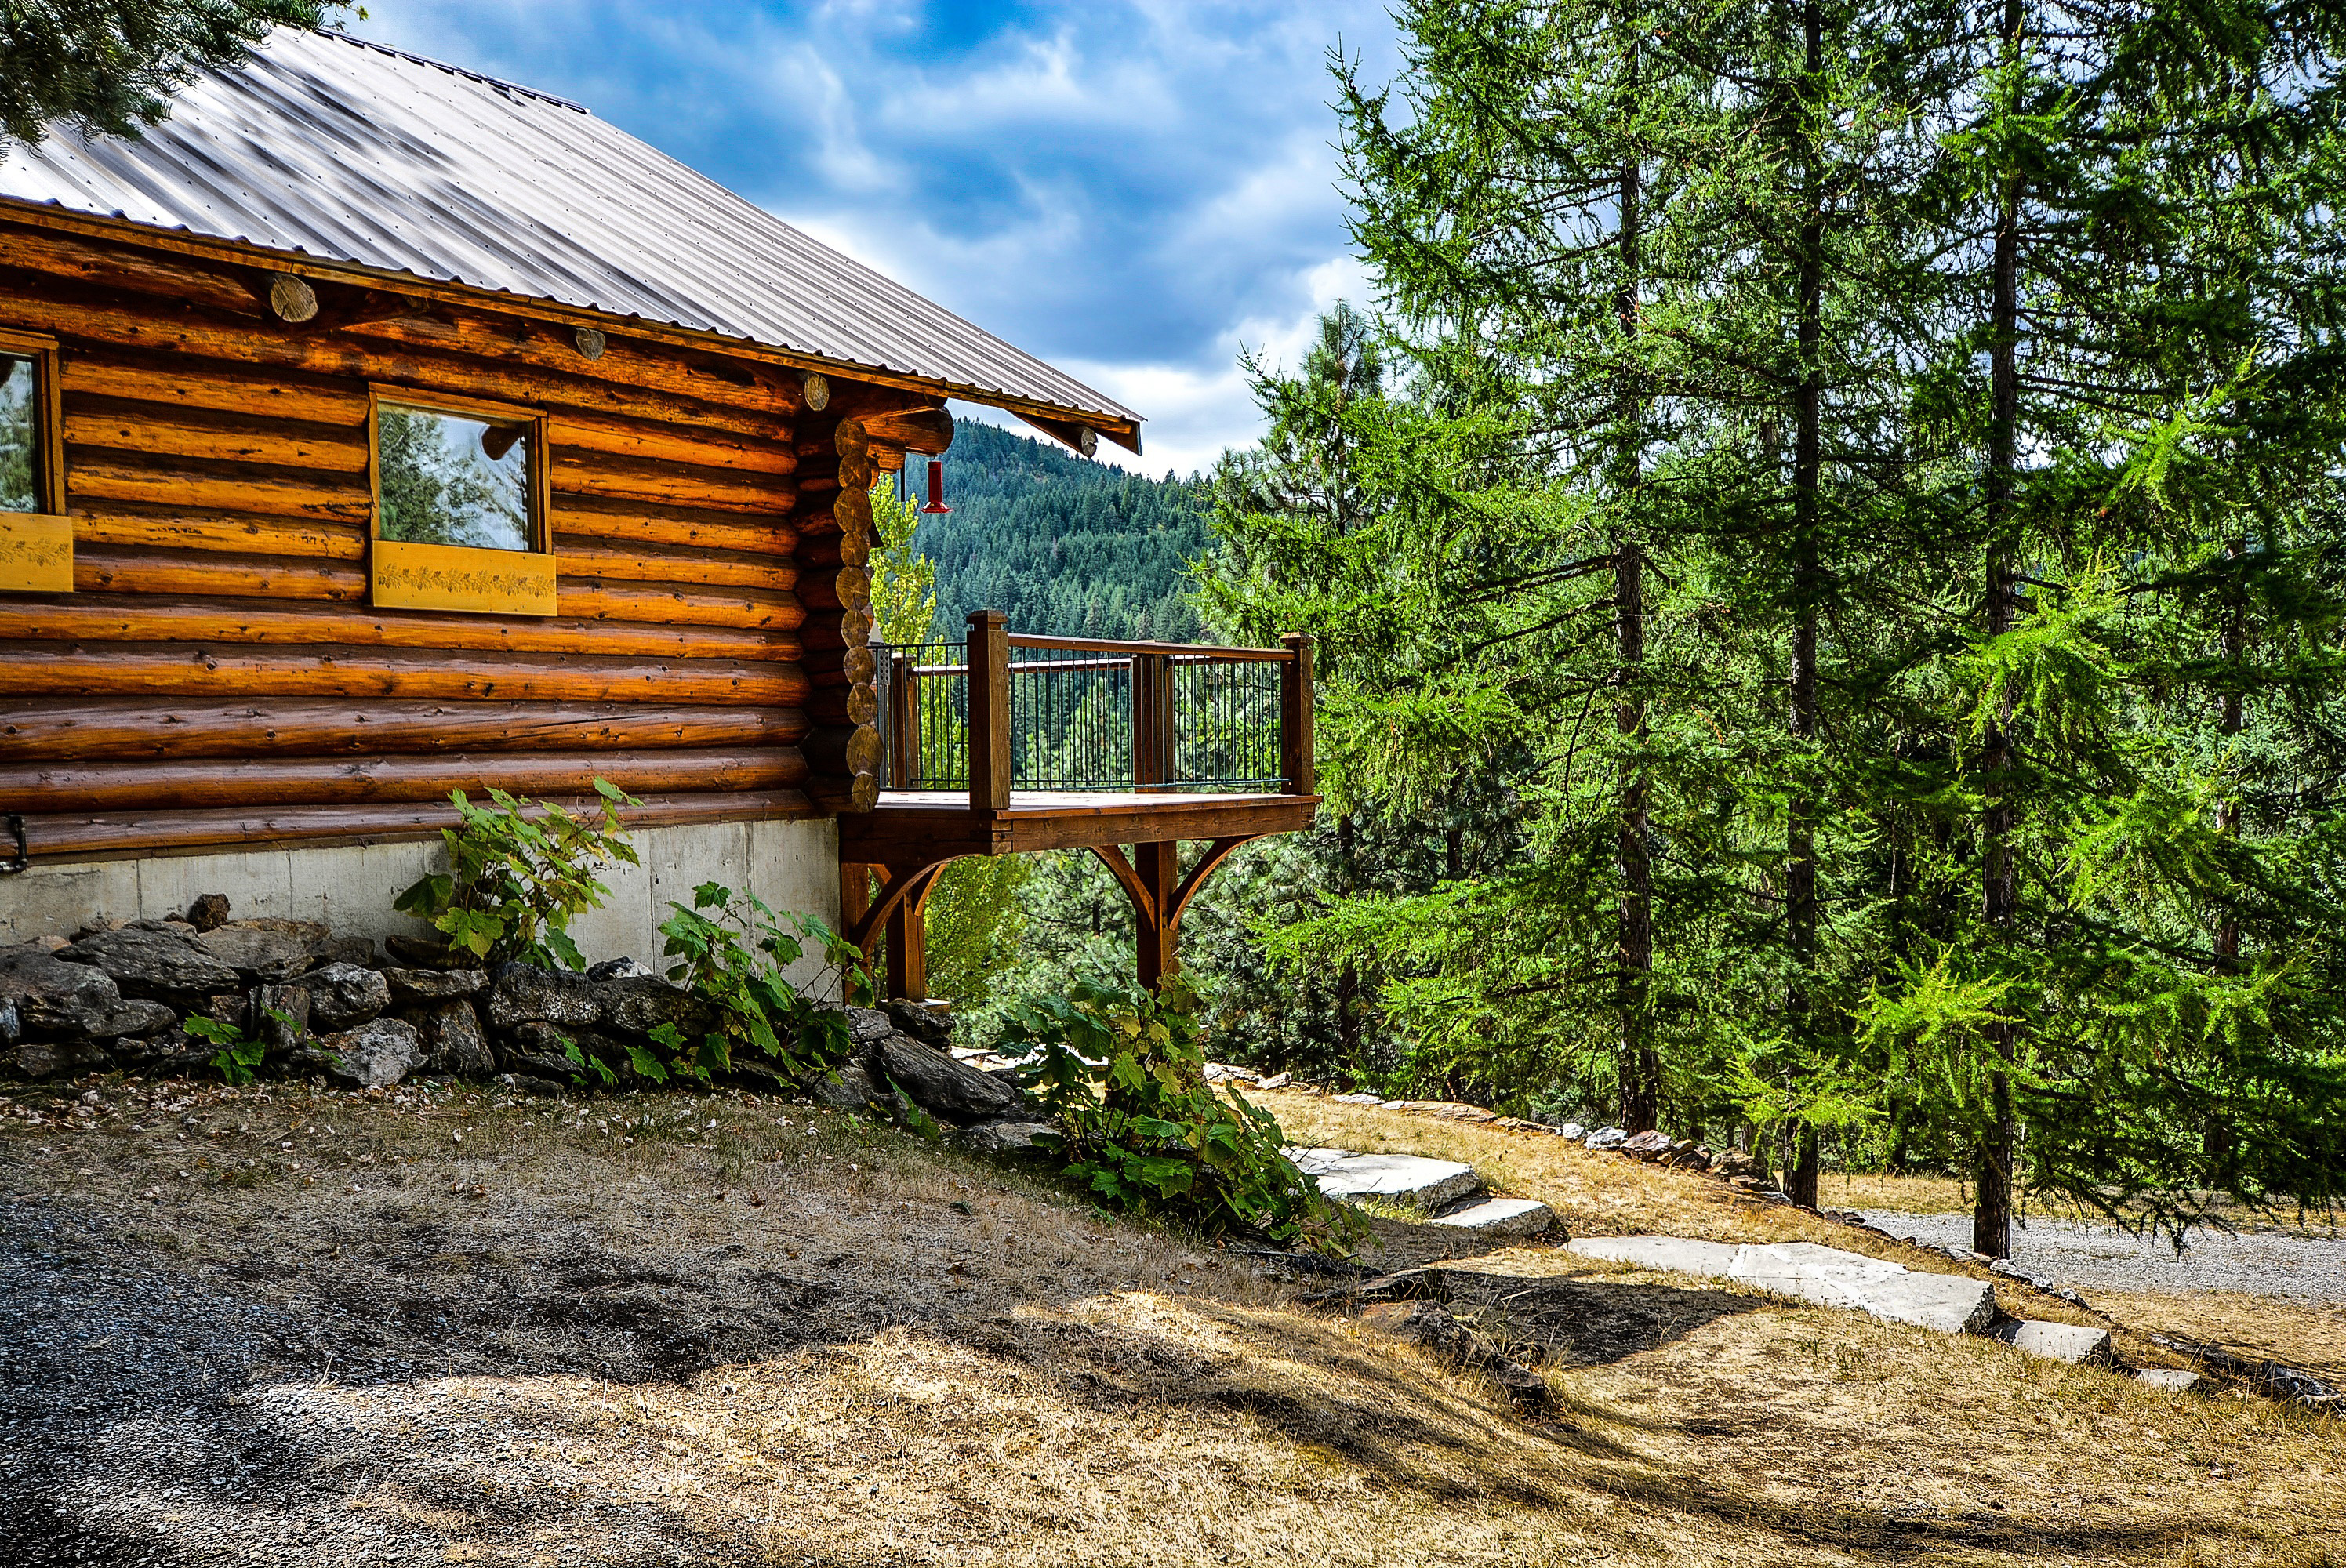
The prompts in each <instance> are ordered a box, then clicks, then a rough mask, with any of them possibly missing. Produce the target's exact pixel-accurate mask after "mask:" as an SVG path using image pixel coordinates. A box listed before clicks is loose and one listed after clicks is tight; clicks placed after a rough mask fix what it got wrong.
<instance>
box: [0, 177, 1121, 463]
mask: <svg viewBox="0 0 2346 1568" xmlns="http://www.w3.org/2000/svg"><path fill="white" fill-rule="evenodd" d="M0 219H13V220H15V221H17V222H21V223H24V224H26V226H28V227H30V228H34V229H53V230H58V231H62V232H65V233H68V234H78V235H82V236H84V237H86V238H88V239H105V240H113V241H116V242H117V243H124V244H129V245H134V246H139V247H143V248H144V249H149V250H161V251H166V252H169V253H172V254H176V255H180V256H193V257H197V258H199V259H200V260H209V261H225V262H229V263H230V264H232V265H236V266H243V267H263V268H267V269H269V270H271V271H277V272H291V273H293V274H296V275H297V276H300V277H304V278H316V279H320V280H323V281H325V282H329V283H346V284H360V285H362V286H364V287H366V288H370V289H380V290H383V291H385V292H387V293H399V294H409V295H413V296H415V297H417V298H419V299H425V300H433V301H435V302H437V303H441V304H451V305H469V306H473V307H474V308H476V309H481V310H489V311H503V312H505V313H506V314H508V315H514V314H521V315H528V316H532V317H535V318H536V319H539V320H544V321H556V322H559V323H561V324H562V325H564V326H570V327H593V328H596V329H597V330H598V331H606V332H613V331H616V332H618V333H620V334H622V335H624V336H627V337H630V338H637V339H641V340H643V341H647V342H655V343H664V344H667V345H668V346H669V347H672V348H686V349H699V350H703V351H709V352H714V353H720V354H730V355H733V356H734V357H736V358H739V359H746V360H755V361H759V362H760V363H763V364H770V365H780V366H783V367H784V368H786V369H790V370H795V371H820V372H822V373H823V374H824V375H826V376H836V377H838V378H840V379H841V380H842V381H856V382H870V383H872V384H873V385H875V386H884V387H893V388H896V389H898V390H900V391H903V392H922V393H925V394H927V395H929V396H932V397H953V398H959V399H961V400H962V401H963V402H974V403H981V404H984V406H986V407H988V408H998V409H1001V410H1003V411H1004V412H1008V413H1014V414H1017V415H1019V416H1020V417H1021V418H1027V417H1029V416H1031V415H1038V414H1039V415H1041V416H1042V417H1043V418H1044V419H1047V420H1054V421H1057V422H1060V423H1068V422H1072V423H1077V424H1086V425H1089V426H1090V427H1091V428H1093V429H1094V430H1096V431H1098V432H1099V433H1101V434H1102V435H1105V436H1107V438H1108V439H1109V440H1111V441H1113V442H1115V443H1117V445H1119V446H1123V447H1127V448H1129V449H1130V450H1132V451H1133V452H1136V453H1137V452H1138V451H1139V450H1140V426H1139V424H1138V423H1137V422H1136V421H1131V420H1115V419H1110V418H1108V417H1107V416H1105V415H1103V414H1099V413H1096V412H1088V411H1086V410H1081V409H1073V408H1069V407H1067V406H1066V405H1065V404H1063V403H1049V402H1035V401H1033V400H1031V399H1026V398H1011V397H1005V396H1003V395H1002V394H1001V393H1000V392H987V391H985V390H984V389H983V388H979V387H972V386H963V385H960V384H957V383H955V382H942V381H933V380H931V379H930V378H928V377H925V376H911V375H905V374H903V373H901V372H895V371H886V370H881V369H879V368H877V367H875V366H872V365H864V364H858V363H856V362H855V361H852V360H835V359H831V358H830V357H828V356H827V355H822V354H809V353H798V352H793V351H790V350H786V349H777V348H773V347H770V346H769V345H768V344H765V343H760V342H756V341H752V340H750V339H748V338H736V337H731V336H729V335H728V334H726V333H723V332H710V331H695V330H694V329H692V328H689V327H678V326H675V325H672V324H669V323H665V322H655V321H646V320H645V319H644V318H642V317H640V316H623V315H619V314H617V313H615V312H613V311H595V310H589V309H587V308H586V307H584V306H579V305H568V304H565V303H563V302H562V301H561V300H546V299H542V298H540V297H538V296H536V295H534V294H515V293H512V292H510V291H508V290H502V289H483V288H479V287H476V286H474V285H472V284H468V283H447V282H442V281H441V280H437V279H433V278H419V277H417V276H416V275H415V274H414V273H413V272H401V271H395V270H391V269H389V268H376V267H368V266H364V265H362V264H361V263H358V262H355V261H332V260H321V259H320V258H318V257H315V256H311V255H308V254H306V253H304V252H301V251H291V250H273V249H270V248H269V247H267V246H265V245H253V244H250V243H248V242H246V241H243V240H237V239H217V238H214V237H212V236H210V235H203V234H191V233H187V232H184V231H174V230H168V229H157V228H155V227H154V226H153V225H151V224H146V223H138V222H134V221H132V220H131V219H127V218H107V217H101V216H99V215H97V214H95V213H83V212H75V211H72V210H70V209H66V208H61V207H56V206H52V205H50V204H48V203H46V202H33V201H26V200H25V199H22V198H19V197H8V196H0Z"/></svg>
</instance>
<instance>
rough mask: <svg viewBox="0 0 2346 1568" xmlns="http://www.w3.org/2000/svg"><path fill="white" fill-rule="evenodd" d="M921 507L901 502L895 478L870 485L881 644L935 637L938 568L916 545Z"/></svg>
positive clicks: (875, 618) (875, 619) (875, 620)
mask: <svg viewBox="0 0 2346 1568" xmlns="http://www.w3.org/2000/svg"><path fill="white" fill-rule="evenodd" d="M920 524H921V509H920V508H919V507H918V506H916V505H914V504H913V503H912V502H911V501H909V500H899V499H897V496H896V484H895V480H894V478H893V477H892V476H891V475H888V474H884V473H883V474H882V475H881V476H880V479H879V481H878V483H876V484H873V485H872V534H873V535H875V538H874V541H873V545H872V629H873V630H874V631H876V632H878V633H879V635H880V640H881V641H882V642H884V643H892V644H894V645H896V646H897V647H903V646H904V645H906V644H909V643H924V642H927V641H928V640H929V639H930V638H931V637H932V636H935V635H936V631H935V626H936V619H937V565H936V563H935V562H934V561H932V560H930V559H929V558H928V556H926V555H923V554H922V553H921V550H920V547H919V546H918V545H915V544H914V543H913V534H914V533H915V532H916V531H917V530H918V529H919V527H920Z"/></svg>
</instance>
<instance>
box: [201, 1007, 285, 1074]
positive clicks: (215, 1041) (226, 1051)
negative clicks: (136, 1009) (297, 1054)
mask: <svg viewBox="0 0 2346 1568" xmlns="http://www.w3.org/2000/svg"><path fill="white" fill-rule="evenodd" d="M264 1011H265V1012H266V1013H267V1014H268V1016H270V1018H272V1019H274V1020H276V1021H277V1022H278V1023H281V1024H283V1025H284V1026H285V1027H286V1028H288V1029H297V1028H299V1027H300V1025H299V1024H298V1023H296V1022H295V1021H294V1019H293V1018H292V1016H291V1014H289V1013H280V1012H279V1011H277V1009H275V1008H274V1007H271V1008H268V1009H265V1010H264ZM180 1026H181V1027H182V1028H184V1029H186V1030H187V1032H188V1033H190V1034H192V1035H194V1036H195V1037H196V1038H197V1039H199V1040H201V1041H203V1042H204V1043H206V1044H210V1045H217V1046H219V1050H218V1051H216V1052H214V1053H213V1054H212V1059H211V1065H212V1071H214V1072H215V1073H218V1074H219V1075H220V1076H221V1077H223V1078H225V1079H227V1080H228V1081H229V1082H230V1084H250V1083H251V1082H252V1080H253V1075H254V1074H257V1073H259V1072H260V1064H261V1060H262V1058H264V1057H266V1056H267V1055H268V1054H269V1044H268V1042H267V1041H265V1040H262V1039H260V1038H259V1037H258V1036H256V1035H252V1034H248V1033H245V1031H244V1029H243V1028H242V1026H240V1025H239V1024H235V1023H221V1022H220V1021H219V1020H218V1019H216V1018H205V1017H200V1016H190V1017H188V1018H185V1019H182V1020H181V1021H180Z"/></svg>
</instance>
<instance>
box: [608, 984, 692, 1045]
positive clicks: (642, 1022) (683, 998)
mask: <svg viewBox="0 0 2346 1568" xmlns="http://www.w3.org/2000/svg"><path fill="white" fill-rule="evenodd" d="M596 989H597V991H598V992H599V993H601V995H600V998H599V1006H600V1009H601V1016H602V1020H603V1023H604V1024H605V1025H606V1026H607V1027H608V1028H611V1029H616V1030H618V1031H619V1032H621V1033H627V1034H643V1035H648V1034H650V1033H651V1032H652V1031H653V1030H655V1029H657V1028H658V1027H660V1025H662V1024H664V1023H666V1024H673V1025H675V1026H676V1028H677V1029H678V1031H679V1032H681V1033H683V1035H684V1038H685V1042H686V1044H692V1043H694V1042H695V1041H698V1040H699V1038H700V1036H701V1035H703V1034H706V1033H709V1031H710V1030H712V1029H714V1028H716V1027H717V1024H718V1016H717V1010H716V1009H715V1008H713V1007H711V1006H709V1003H706V1002H703V1001H701V1000H700V998H699V997H698V996H695V995H694V994H692V993H690V992H689V991H687V990H685V989H684V988H683V987H682V986H680V985H670V984H669V983H668V982H667V981H665V980H662V979H660V978H659V977H658V975H626V976H621V977H617V978H614V979H610V980H606V981H601V982H598V983H597V985H596Z"/></svg>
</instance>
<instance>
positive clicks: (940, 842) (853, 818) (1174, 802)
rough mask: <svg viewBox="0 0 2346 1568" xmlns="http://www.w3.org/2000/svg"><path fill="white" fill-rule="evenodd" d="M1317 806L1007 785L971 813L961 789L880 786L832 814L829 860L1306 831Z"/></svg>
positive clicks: (927, 857)
mask: <svg viewBox="0 0 2346 1568" xmlns="http://www.w3.org/2000/svg"><path fill="white" fill-rule="evenodd" d="M1319 804H1320V797H1319V796H1317V795H1265V794H1250V795H1185V794H1176V793H1173V792H1170V791H1167V790H1158V789H1152V790H1146V791H1142V792H1139V793H1128V794H1127V793H1110V792H1107V791H1092V790H1038V789H1014V790H1012V791H1011V792H1010V804H1009V805H1008V806H1007V807H1005V808H1004V809H999V810H994V811H981V810H973V809H971V807H970V803H969V794H968V791H966V790H959V789H955V790H942V789H883V790H882V791H881V793H880V800H879V804H877V805H876V806H874V807H873V808H872V809H871V810H869V811H866V812H861V813H857V814H854V815H850V816H843V817H841V819H840V820H839V858H840V859H841V860H848V861H862V862H867V863H870V864H873V865H886V866H896V865H913V864H925V863H929V862H932V861H935V860H946V859H950V858H953V857H955V856H960V855H1015V854H1020V853H1023V852H1025V851H1027V850H1083V849H1092V848H1096V847H1098V846H1101V845H1107V844H1156V843H1168V842H1175V841H1178V840H1183V839H1231V838H1247V839H1253V838H1260V837H1261V836H1262V835H1263V834H1265V833H1290V832H1293V831H1295V830H1297V829H1299V828H1307V827H1310V826H1311V814H1312V811H1313V810H1314V809H1316V808H1317V807H1318V806H1319Z"/></svg>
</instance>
